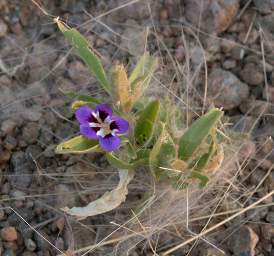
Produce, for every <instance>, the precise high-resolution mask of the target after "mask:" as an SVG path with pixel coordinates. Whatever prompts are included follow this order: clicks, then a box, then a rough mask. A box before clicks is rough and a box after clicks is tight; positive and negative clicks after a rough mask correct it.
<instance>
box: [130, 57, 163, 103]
mask: <svg viewBox="0 0 274 256" xmlns="http://www.w3.org/2000/svg"><path fill="white" fill-rule="evenodd" d="M157 66H158V61H157V58H155V57H152V56H150V55H149V54H145V55H143V56H142V58H141V59H140V60H139V62H138V63H137V65H136V67H135V68H134V70H133V71H132V73H131V75H130V77H129V83H130V86H131V92H132V99H133V101H134V103H135V102H137V101H138V99H139V97H140V96H141V95H142V94H143V92H144V91H145V90H146V88H147V87H148V85H149V83H150V81H151V78H152V76H153V73H154V71H155V70H156V68H157Z"/></svg>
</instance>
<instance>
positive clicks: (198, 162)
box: [193, 141, 216, 172]
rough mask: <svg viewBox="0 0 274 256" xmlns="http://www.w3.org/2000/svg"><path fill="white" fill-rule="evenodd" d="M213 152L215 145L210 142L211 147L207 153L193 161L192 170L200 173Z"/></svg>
mask: <svg viewBox="0 0 274 256" xmlns="http://www.w3.org/2000/svg"><path fill="white" fill-rule="evenodd" d="M215 151H216V146H215V143H214V142H213V141H212V143H211V145H210V146H209V150H208V152H207V153H204V154H203V155H202V156H201V157H200V158H199V159H198V160H196V161H195V164H194V165H193V168H194V170H195V171H198V172H201V171H202V170H203V169H204V168H205V167H206V165H207V164H208V162H209V161H210V159H211V158H212V156H213V155H214V153H215Z"/></svg>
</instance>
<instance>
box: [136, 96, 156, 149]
mask: <svg viewBox="0 0 274 256" xmlns="http://www.w3.org/2000/svg"><path fill="white" fill-rule="evenodd" d="M159 109H160V102H159V101H158V100H155V101H152V102H150V103H149V104H148V105H147V106H146V107H145V108H144V110H143V111H142V112H141V113H140V115H139V118H138V120H137V122H136V126H135V130H134V136H135V141H136V143H137V144H138V145H139V146H142V145H144V144H145V143H146V142H147V141H149V140H150V139H151V137H152V133H153V128H154V124H155V121H156V119H157V116H158V113H159Z"/></svg>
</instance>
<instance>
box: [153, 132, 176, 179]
mask: <svg viewBox="0 0 274 256" xmlns="http://www.w3.org/2000/svg"><path fill="white" fill-rule="evenodd" d="M175 157H176V149H175V144H174V142H173V140H172V138H171V136H170V135H169V134H168V132H167V130H166V129H165V127H163V128H162V132H161V134H160V136H159V137H158V139H157V141H156V143H155V144H154V146H153V149H152V150H151V152H150V156H149V166H150V169H151V171H152V173H153V174H154V175H155V177H156V178H160V177H161V175H162V174H163V173H165V172H168V170H164V169H162V168H171V162H173V161H174V159H175ZM161 167H162V168H161Z"/></svg>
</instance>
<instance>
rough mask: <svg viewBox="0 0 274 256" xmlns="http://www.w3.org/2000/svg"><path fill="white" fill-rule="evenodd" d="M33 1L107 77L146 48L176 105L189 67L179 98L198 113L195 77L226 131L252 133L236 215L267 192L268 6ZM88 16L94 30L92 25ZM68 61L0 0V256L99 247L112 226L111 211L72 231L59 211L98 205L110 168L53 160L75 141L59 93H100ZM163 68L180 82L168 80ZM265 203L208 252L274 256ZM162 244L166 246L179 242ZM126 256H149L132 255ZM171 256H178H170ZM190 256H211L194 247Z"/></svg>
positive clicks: (240, 1)
mask: <svg viewBox="0 0 274 256" xmlns="http://www.w3.org/2000/svg"><path fill="white" fill-rule="evenodd" d="M37 2H38V3H40V4H42V5H41V6H43V7H44V9H45V10H46V11H47V12H48V13H49V14H50V15H54V16H61V17H62V18H63V19H64V20H67V21H68V22H69V24H70V25H72V26H78V27H79V29H80V30H81V31H82V32H84V33H85V34H86V35H87V36H88V38H89V40H90V41H91V42H93V45H94V48H95V49H96V51H98V53H99V54H100V55H101V57H102V59H103V62H104V65H105V66H106V67H108V66H109V65H110V64H111V62H112V61H122V62H124V63H128V66H129V67H131V65H132V64H133V63H135V61H136V59H137V58H138V57H139V56H140V55H141V54H142V53H143V52H144V45H145V44H146V43H147V48H148V50H150V51H151V52H154V53H155V52H157V54H158V55H159V56H160V57H161V70H160V71H159V75H160V76H162V77H163V79H164V80H165V82H166V84H171V85H172V90H175V91H176V93H178V95H181V94H182V95H183V91H184V89H185V88H186V87H185V86H186V85H185V83H184V81H185V80H184V79H186V74H187V67H189V68H190V71H189V72H192V73H191V74H192V76H193V80H192V84H193V85H192V86H191V87H189V88H188V89H189V94H190V95H192V96H193V98H195V100H196V101H197V102H200V103H201V102H203V90H204V86H205V82H204V81H205V78H206V76H205V74H206V73H205V67H206V71H207V72H208V79H207V81H208V83H207V87H208V95H207V102H206V103H207V104H211V103H212V102H213V103H214V104H215V105H216V106H220V107H223V109H224V110H225V111H226V114H227V116H228V117H229V122H230V123H231V127H232V128H233V129H235V130H237V131H244V132H249V133H250V134H251V140H250V143H249V144H248V146H247V147H246V148H245V150H244V151H243V155H246V156H248V157H250V160H249V161H248V164H247V165H246V166H245V168H244V169H243V171H242V172H241V173H240V175H239V177H238V184H239V188H238V190H239V191H238V192H239V193H241V192H243V191H244V194H243V195H242V198H240V199H239V200H238V199H237V200H236V199H235V207H236V208H239V207H240V206H243V205H241V203H245V206H246V205H248V204H251V203H252V202H254V201H255V200H257V199H258V198H260V197H262V196H264V195H265V194H267V193H268V192H270V191H271V190H272V189H273V188H274V171H271V170H272V166H273V163H274V151H273V145H274V144H273V141H272V139H271V136H274V119H273V114H274V107H273V103H274V54H273V49H274V48H273V47H274V12H273V11H274V3H273V1H271V0H253V1H252V0H250V1H247V0H203V1H200V0H161V1H139V2H138V3H132V4H128V5H125V6H124V7H123V8H120V9H117V7H118V6H121V5H123V4H125V3H128V2H130V1H122V0H101V1H97V0H93V1H88V0H81V1H74V0H64V1H52V0H48V1H47V0H45V1H37ZM98 15H101V16H100V19H95V17H97V16H98ZM147 28H150V30H149V31H150V34H149V37H148V38H147V37H146V36H147V31H148V30H147ZM146 39H147V40H146ZM68 50H69V48H68V47H67V44H66V43H65V41H64V38H63V37H62V35H61V34H60V33H59V32H58V31H57V28H56V26H55V25H54V24H53V23H52V19H51V18H50V17H49V16H47V15H45V13H43V12H42V11H41V10H40V9H39V8H38V7H37V6H36V5H35V4H33V3H32V2H31V1H29V0H13V1H9V0H0V191H1V192H0V193H1V200H0V206H1V208H0V255H3V256H13V255H22V256H35V255H39V256H47V255H57V254H58V253H60V251H65V250H68V249H75V248H81V247H84V246H88V245H92V244H94V243H96V242H98V241H100V240H101V239H102V238H104V237H105V236H106V235H107V234H108V233H109V232H108V226H110V225H109V223H110V222H111V221H112V220H113V217H115V220H116V221H119V220H120V221H121V222H120V223H123V222H122V219H123V217H122V214H121V213H119V211H118V213H116V214H115V215H111V214H110V215H109V214H106V215H103V216H98V217H95V218H92V219H91V220H87V221H85V222H82V223H81V222H78V221H73V220H71V219H68V218H67V217H66V216H64V214H63V213H62V212H61V211H60V210H59V209H60V208H61V207H63V206H73V205H75V204H81V203H83V204H85V203H87V202H89V201H90V200H93V199H95V198H96V197H97V196H98V195H100V194H101V193H102V191H101V190H102V189H101V187H100V184H103V182H106V180H107V178H108V168H109V167H108V166H107V164H106V163H105V160H104V159H102V158H101V157H100V156H84V157H79V156H76V157H75V156H56V155H55V154H54V147H55V145H56V144H57V143H58V142H60V141H61V140H63V139H65V138H68V137H69V136H71V135H73V134H76V133H77V125H76V124H75V122H74V118H73V113H72V112H71V111H70V110H69V104H70V101H71V99H69V98H67V97H65V96H64V95H62V93H60V91H59V89H58V88H62V89H64V90H75V91H81V92H88V93H89V94H93V95H96V94H98V93H101V91H100V89H99V88H98V87H97V85H96V83H95V80H94V79H93V78H92V77H90V75H89V74H88V71H87V69H86V68H85V66H84V65H83V63H82V62H81V61H80V60H79V59H78V58H77V57H75V56H74V55H69V51H68ZM171 57H172V58H171ZM174 63H175V64H176V67H177V69H178V72H179V73H180V76H181V77H182V80H178V79H177V80H176V79H175V80H174V79H173V78H172V76H173V75H174V73H175V69H174V66H173V65H174ZM186 63H188V65H189V66H187V65H186ZM205 63H206V66H205V65H204V64H205ZM178 67H181V70H180V69H179V68H178ZM163 73H165V74H166V75H165V76H164V75H163ZM194 85H195V86H194ZM98 173H99V174H98ZM107 182H108V186H109V187H111V186H114V184H115V183H114V182H115V180H112V179H110V180H107ZM105 184H106V183H105ZM100 189H101V190H100ZM135 193H136V194H138V190H137V192H136V191H135ZM235 196H236V194H235ZM232 197H233V195H232ZM245 200H247V201H245ZM264 203H266V204H270V206H269V207H262V208H258V209H256V210H253V211H250V212H247V213H246V214H244V215H243V216H241V218H239V219H237V220H235V221H234V222H233V223H228V224H227V225H226V226H225V229H221V231H220V232H222V233H225V234H226V236H225V237H223V236H220V237H219V240H218V238H216V241H215V244H218V246H220V248H224V249H225V250H226V255H235V256H236V255H239V256H247V255H256V256H273V255H274V206H273V205H272V206H271V204H272V203H273V198H268V199H267V200H266V201H265V202H264ZM28 224H30V225H31V227H33V228H35V230H36V231H38V232H36V231H34V230H33V229H32V228H31V227H30V226H29V225H28ZM109 230H111V228H109ZM41 235H42V236H43V238H42V237H41ZM217 237H218V236H217ZM45 239H46V240H47V241H46V240H45ZM172 239H174V241H175V244H176V241H178V240H176V238H174V237H173V238H172ZM179 241H180V240H179ZM48 242H50V243H51V244H49V243H48ZM172 242H173V240H171V241H170V244H171V243H172ZM58 251H59V252H58ZM112 251H113V246H112V245H109V246H104V247H103V249H102V248H101V249H100V250H98V251H96V252H93V253H90V254H89V255H112V254H111V252H112ZM117 255H122V253H121V254H117ZM129 255H156V254H153V253H151V252H150V250H149V249H145V250H144V249H143V245H142V246H140V248H136V249H133V250H131V252H130V254H129ZM173 255H185V254H184V251H183V250H182V251H180V250H179V251H177V252H176V253H174V254H173ZM190 255H200V256H204V255H207V256H209V255H216V256H217V255H222V254H220V252H219V251H218V250H217V249H214V247H211V246H208V245H207V246H206V245H205V243H202V244H201V245H199V246H198V247H197V248H196V249H195V250H193V251H192V252H191V253H190Z"/></svg>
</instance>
